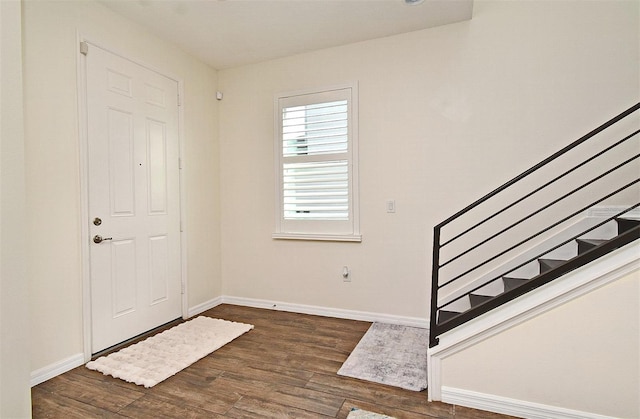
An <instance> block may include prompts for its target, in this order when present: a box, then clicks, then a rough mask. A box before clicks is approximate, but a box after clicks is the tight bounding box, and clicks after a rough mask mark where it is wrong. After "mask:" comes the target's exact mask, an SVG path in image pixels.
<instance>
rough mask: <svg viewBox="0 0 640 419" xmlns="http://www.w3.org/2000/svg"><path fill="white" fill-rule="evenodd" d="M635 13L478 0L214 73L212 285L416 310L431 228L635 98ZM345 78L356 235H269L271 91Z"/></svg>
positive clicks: (414, 313) (424, 313)
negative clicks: (392, 31)
mask: <svg viewBox="0 0 640 419" xmlns="http://www.w3.org/2000/svg"><path fill="white" fill-rule="evenodd" d="M637 16H638V3H637V2H633V1H613V2H595V1H594V2H585V1H565V2H544V1H538V2H527V1H519V2H502V1H497V2H491V1H477V2H476V3H475V6H474V16H473V19H472V20H471V21H469V22H463V23H458V24H453V25H448V26H444V27H440V28H435V29H429V30H424V31H419V32H414V33H409V34H405V35H400V36H394V37H389V38H384V39H379V40H373V41H368V42H362V43H358V44H353V45H348V46H344V47H339V48H331V49H327V50H323V51H318V52H314V53H308V54H303V55H298V56H293V57H288V58H285V59H279V60H273V61H268V62H264V63H260V64H255V65H248V66H244V67H240V68H234V69H229V70H223V71H220V73H219V85H220V89H221V90H222V91H223V92H224V94H225V97H224V100H223V101H222V102H221V105H220V114H219V115H220V155H221V156H222V161H221V166H220V167H221V203H222V204H221V205H222V221H223V222H222V279H223V294H225V295H231V296H236V297H244V298H256V299H266V300H274V301H282V302H288V303H295V304H309V305H316V306H322V307H331V308H339V309H349V310H361V311H367V312H375V313H385V314H392V315H399V316H408V317H417V318H424V319H426V318H427V317H428V310H429V301H428V300H429V288H430V285H429V282H430V279H429V278H430V269H431V241H432V237H431V236H432V228H433V226H434V225H435V224H437V223H438V222H440V221H442V220H443V219H445V218H446V217H448V216H449V215H451V214H452V213H453V212H455V211H457V210H458V209H461V208H463V207H464V206H466V205H467V204H469V203H470V202H472V201H473V200H475V199H476V198H479V197H480V196H482V195H483V194H484V193H486V192H489V191H490V190H491V189H493V188H495V187H497V186H499V185H500V184H502V183H503V182H505V181H507V180H508V179H510V178H512V177H513V176H515V175H517V174H518V173H520V172H521V171H523V170H525V169H527V168H528V167H530V166H532V165H533V164H535V163H537V162H538V161H540V160H542V159H543V158H545V157H547V156H548V155H550V154H552V153H553V152H555V151H557V150H558V149H560V148H561V147H563V146H564V145H566V144H568V143H570V142H571V141H573V140H575V139H577V138H578V137H580V136H581V135H583V134H585V133H586V132H588V131H589V130H591V129H592V128H595V127H596V126H597V125H599V124H600V123H602V122H604V121H605V120H607V119H608V118H610V117H612V116H614V115H616V114H618V113H619V112H621V111H623V110H624V109H626V108H627V107H629V106H631V105H633V104H634V103H635V102H637V101H638V92H639V91H640V88H639V84H638V81H639V80H638V73H639V61H640V60H639V53H638V51H639V46H638V18H637ZM349 81H357V82H358V83H359V89H360V102H359V105H360V124H359V128H360V139H359V140H360V149H359V153H360V203H361V205H360V208H361V211H360V215H361V217H360V219H361V231H362V235H363V241H362V243H360V244H354V243H326V242H296V241H277V240H272V239H271V233H272V232H273V229H274V208H275V203H274V188H275V186H274V173H275V170H276V169H275V167H274V163H273V147H274V146H273V124H274V122H273V96H274V94H276V93H278V92H283V91H295V90H298V89H306V88H319V87H323V86H330V85H334V84H339V83H343V82H349ZM389 199H395V201H396V206H397V211H396V213H395V214H388V213H386V212H385V201H386V200H389ZM343 265H348V266H349V267H350V268H351V269H352V282H351V283H343V282H342V276H341V268H342V266H343Z"/></svg>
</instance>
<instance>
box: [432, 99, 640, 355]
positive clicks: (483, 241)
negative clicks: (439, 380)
mask: <svg viewBox="0 0 640 419" xmlns="http://www.w3.org/2000/svg"><path fill="white" fill-rule="evenodd" d="M639 109H640V103H637V104H635V105H634V106H632V107H630V108H629V109H627V110H625V111H624V112H622V113H621V114H619V115H617V116H615V117H614V118H612V119H610V120H609V121H607V122H605V123H604V124H602V125H600V126H599V127H597V128H596V129H594V130H592V131H591V132H589V133H587V134H586V135H584V136H582V137H580V138H579V139H578V140H576V141H574V142H573V143H571V144H569V145H568V146H566V147H564V148H562V149H561V150H559V151H558V152H556V153H554V154H553V155H551V156H549V157H548V158H546V159H544V160H543V161H541V162H540V163H538V164H536V165H535V166H533V167H531V168H530V169H528V170H526V171H525V172H523V173H521V174H520V175H518V176H516V177H514V178H513V179H511V180H509V181H508V182H506V183H505V184H503V185H501V186H500V187H498V188H496V189H495V190H493V191H492V192H490V193H488V194H486V195H485V196H483V197H482V198H480V199H478V200H476V201H475V202H473V203H472V204H470V205H468V206H467V207H465V208H464V209H462V210H460V211H458V212H457V213H455V214H454V215H452V216H451V217H449V218H447V219H446V220H444V221H443V222H441V223H440V224H438V225H436V226H435V227H434V229H433V259H432V260H433V262H432V263H433V265H432V284H431V310H430V315H431V317H430V342H429V346H430V347H433V346H435V345H437V344H438V340H439V339H438V337H439V336H440V335H442V334H443V333H445V332H447V331H449V330H451V329H453V328H455V327H458V326H460V325H462V324H464V323H466V322H468V321H470V320H472V319H474V318H476V317H478V316H480V315H482V314H484V313H486V312H488V311H490V310H493V309H495V308H497V307H499V306H500V305H502V304H505V303H507V302H509V301H511V300H513V299H515V298H517V297H519V296H520V295H523V294H525V293H527V292H529V291H531V290H533V289H535V288H537V287H540V286H542V285H544V284H546V283H548V282H550V281H552V280H555V279H557V278H558V277H560V276H562V275H564V274H565V273H567V272H569V271H571V270H573V269H576V268H577V267H579V266H582V265H583V264H585V263H588V262H590V261H592V260H594V259H595V258H598V257H600V256H602V255H604V254H606V253H609V252H611V251H613V250H615V249H616V248H618V247H620V246H622V245H624V244H627V243H629V242H631V241H633V240H635V239H637V238H638V236H639V235H640V231H639V230H640V227H638V228H635V229H633V231H631V232H627V233H625V234H622V235H620V236H619V237H616V238H614V239H613V240H610V241H609V242H608V243H606V244H603V245H601V246H598V247H597V248H595V249H592V250H590V251H589V252H586V253H585V254H584V255H579V256H578V257H575V258H573V259H571V260H570V261H568V262H567V263H565V264H563V265H562V266H560V267H558V268H556V269H553V270H551V271H550V272H546V273H541V274H540V275H538V276H536V277H535V278H533V279H532V280H531V281H528V282H527V283H526V284H525V285H522V286H520V287H517V288H515V289H512V290H510V291H504V292H502V293H500V294H499V295H497V296H495V297H493V298H492V299H491V300H489V301H487V302H485V303H483V304H481V305H478V306H476V307H472V308H471V309H468V310H466V311H464V312H463V313H460V314H459V315H457V316H455V317H454V318H452V319H449V320H447V321H443V322H439V321H438V316H439V312H440V310H441V309H443V308H446V307H447V306H449V305H451V304H453V303H455V302H456V301H459V300H461V299H463V298H465V297H467V296H469V295H470V294H471V293H472V292H474V291H477V290H479V289H481V288H483V287H484V286H486V285H487V284H490V283H492V282H493V281H495V280H497V279H499V278H500V277H504V276H506V275H508V274H509V273H510V272H513V271H514V270H516V269H518V268H520V267H522V266H524V265H526V264H527V263H529V262H531V261H534V260H535V259H536V258H538V257H540V256H542V254H540V255H538V256H537V257H536V258H528V259H527V260H526V261H525V262H524V263H520V264H518V265H517V266H516V267H512V268H510V269H509V270H507V271H505V272H502V273H500V275H498V276H495V275H494V276H489V279H482V280H481V283H480V284H476V283H475V282H474V281H475V280H476V279H477V278H474V277H473V276H472V275H474V274H476V275H480V274H479V273H478V271H479V269H480V268H482V267H486V266H488V265H489V264H490V263H492V262H494V261H496V260H499V258H501V257H503V256H509V255H514V254H515V252H520V253H522V252H524V251H525V250H527V249H528V248H530V247H532V246H533V244H534V243H535V241H534V239H537V238H541V237H544V234H545V233H547V232H549V231H552V229H554V228H556V227H558V226H561V225H562V224H563V223H565V222H570V221H571V220H575V217H576V216H579V215H581V214H584V212H585V211H586V210H587V209H589V208H591V207H593V206H594V205H597V204H600V203H604V204H606V203H608V202H610V201H611V200H613V202H617V201H615V200H616V199H618V200H620V199H631V200H633V201H634V202H630V203H628V202H625V203H624V204H625V205H624V206H623V209H622V210H620V211H619V212H618V213H616V214H615V215H614V216H612V217H609V218H608V219H606V220H605V221H602V222H601V223H598V224H597V225H596V226H592V227H589V228H585V229H584V230H583V231H581V232H580V233H579V234H576V235H575V237H572V238H570V239H568V240H565V241H563V242H562V243H560V244H558V245H554V246H552V247H550V248H549V249H546V250H545V252H543V254H544V253H546V252H550V251H553V250H555V249H557V248H559V247H561V246H563V245H565V244H566V243H568V242H570V241H572V240H574V239H576V238H578V237H580V236H582V235H584V234H586V233H588V232H590V231H592V230H594V229H596V228H597V227H600V226H602V225H604V224H605V223H606V222H608V221H610V220H613V219H617V217H620V216H622V215H625V214H628V213H629V211H631V210H632V209H634V208H636V207H638V206H639V205H640V202H636V200H638V199H639V198H640V190H638V191H637V192H636V190H637V189H638V187H639V186H640V185H639V182H640V177H638V174H639V173H640V170H638V169H637V168H636V166H637V165H638V163H639V157H640V153H638V151H640V144H639V145H638V146H635V142H638V141H640V135H638V134H639V133H640V129H639V128H638V126H636V125H633V127H632V128H631V129H629V128H626V127H625V126H624V123H625V122H626V121H631V123H632V124H633V123H634V122H635V119H632V116H633V117H638V116H639V115H638V114H635V115H634V113H635V112H636V111H638V110H639ZM638 125H640V124H638ZM621 129H622V130H625V131H626V132H627V133H626V134H625V135H623V136H622V139H620V140H617V141H615V142H614V143H613V144H609V145H607V144H605V145H604V147H602V145H601V143H602V142H606V141H607V140H609V138H606V135H609V136H611V135H614V136H618V137H617V138H620V134H619V133H618V132H617V131H616V130H621ZM602 137H605V138H602ZM587 142H589V143H587ZM585 143H587V144H585ZM583 144H585V147H586V146H587V145H588V146H591V147H593V144H595V147H594V148H596V150H595V151H593V150H590V149H589V150H581V148H578V147H579V146H581V145H583ZM629 146H631V147H632V148H631V151H632V152H631V153H630V154H629V151H628V150H624V149H622V147H629ZM580 153H582V154H580ZM585 154H586V156H587V157H586V158H585V157H584V155H585ZM603 156H604V157H603ZM560 158H563V159H569V158H578V159H579V163H577V164H575V165H574V166H572V167H571V168H570V169H568V170H565V171H563V172H562V173H561V174H559V175H553V174H552V178H551V179H550V180H545V179H542V180H538V179H535V178H534V177H535V176H537V175H539V174H540V173H541V172H542V171H543V169H547V170H550V168H551V166H550V165H551V164H552V163H553V164H562V162H560V160H559V159H560ZM605 158H608V160H606V161H605V162H604V164H607V163H608V164H611V165H612V167H610V168H608V169H606V170H604V171H602V173H600V174H598V175H595V176H592V177H590V178H589V179H588V180H586V181H584V179H583V178H582V177H581V176H584V174H582V175H581V174H580V172H579V170H580V169H581V170H583V171H584V170H585V168H586V169H588V170H592V171H593V170H596V169H595V168H594V169H592V166H595V165H596V164H598V165H599V166H597V169H599V168H600V165H602V164H603V162H602V161H603V160H605ZM557 172H558V170H557V169H556V170H555V173H557ZM627 172H631V173H630V174H629V173H627ZM570 176H574V177H575V178H577V179H579V181H578V180H577V179H571V178H570ZM525 179H526V180H525ZM570 179H571V180H570ZM532 180H533V184H534V185H536V184H537V185H539V186H534V188H533V190H531V191H530V192H526V193H524V194H523V195H522V196H520V197H518V198H515V199H513V198H511V197H508V196H506V195H507V194H508V193H513V192H512V191H514V190H519V189H518V188H516V186H520V185H522V184H523V183H525V182H526V181H532ZM561 181H564V182H565V183H569V186H564V189H561V187H562V184H561V183H560V182H561ZM571 182H573V183H571ZM616 182H618V183H620V184H621V185H615V186H612V185H614V184H616ZM576 183H579V184H578V185H577V186H576ZM553 188H556V189H560V192H555V191H551V189H553ZM567 188H568V189H569V190H567ZM603 190H605V191H606V192H603ZM544 194H547V195H551V196H550V197H547V196H544V198H547V200H544V201H543V202H542V204H541V205H540V206H539V208H537V209H535V210H533V211H527V212H528V213H527V215H525V216H523V217H518V219H517V220H515V221H514V220H506V221H504V222H503V223H504V225H506V226H505V227H502V228H499V229H498V230H497V231H496V230H495V229H493V228H491V229H487V227H488V226H489V225H488V224H487V223H488V222H489V221H492V222H494V223H496V222H498V217H501V216H502V217H507V216H508V215H509V214H508V212H509V211H510V210H512V209H514V208H516V207H517V206H518V205H519V204H521V203H524V202H525V201H526V200H528V199H529V198H532V197H533V196H534V195H537V196H536V197H537V198H538V199H539V200H542V199H543V197H542V196H541V195H544ZM580 194H583V195H584V194H586V195H587V196H588V197H589V198H588V199H587V201H588V203H587V204H584V202H583V201H584V200H585V198H584V197H582V198H580ZM625 194H626V195H625ZM629 196H630V197H631V198H629ZM501 199H502V201H501ZM581 199H582V201H581ZM490 200H491V201H490ZM505 200H506V202H505ZM489 201H490V202H497V206H498V208H499V209H497V210H493V211H492V213H491V215H489V216H486V217H484V218H482V217H480V218H481V219H480V220H479V221H477V220H475V219H474V218H473V217H472V216H471V214H472V212H473V211H474V210H475V209H476V208H479V207H481V206H482V205H483V204H485V203H487V202H489ZM572 205H574V207H573V208H572V207H571V206H572ZM575 206H577V208H578V209H577V210H576V209H575ZM552 207H554V208H555V209H557V211H558V212H559V214H560V215H557V214H554V218H552V219H551V220H549V222H548V223H547V220H546V219H545V220H544V222H542V221H540V218H542V216H543V215H546V214H544V212H545V211H546V210H547V209H550V208H552ZM536 216H540V217H538V218H537V219H536ZM466 218H468V219H469V220H465V219H466ZM465 221H467V222H468V223H469V224H470V225H469V226H465V225H463V226H462V228H461V230H462V231H460V232H453V233H447V232H446V231H445V227H449V226H451V225H452V224H453V223H454V222H455V223H464V222H465ZM536 222H537V223H538V224H540V223H541V222H542V224H543V225H544V227H542V228H540V227H539V225H537V224H536ZM528 224H529V225H530V226H531V227H530V229H532V232H531V231H529V232H527V234H526V235H525V237H526V238H524V239H518V241H517V242H516V243H515V244H512V245H509V244H506V245H505V246H506V248H501V247H500V246H501V245H502V244H503V243H496V242H497V240H496V238H498V237H502V238H504V235H505V233H507V232H511V233H513V231H514V229H515V228H516V227H523V228H528V226H527V225H528ZM481 226H484V227H485V229H487V230H489V231H491V232H490V233H488V235H487V236H483V235H482V231H480V230H481V229H480V227H481ZM472 233H473V234H476V235H481V238H480V239H477V240H475V241H474V239H473V238H470V237H469V236H470V235H471V234H472ZM447 234H449V235H450V236H451V237H450V238H446V239H444V240H443V238H444V237H445V236H446V235H447ZM462 239H467V241H471V242H472V243H473V244H470V245H467V244H466V242H463V240H462ZM454 242H457V245H458V246H459V247H460V246H461V247H462V250H457V251H454V255H453V256H449V257H448V258H446V260H445V261H444V262H441V259H444V258H443V248H445V247H446V246H448V245H449V246H451V245H452V243H454ZM501 242H502V240H501ZM461 243H464V244H462V245H461ZM527 246H529V247H527ZM474 254H479V256H478V257H479V261H472V262H469V261H467V262H465V261H464V259H465V257H471V256H473V255H474ZM445 267H447V269H449V270H451V271H452V272H453V273H450V274H449V277H446V275H442V271H443V268H445ZM455 269H458V270H459V271H456V270H455ZM458 284H462V285H460V289H463V288H464V285H465V284H467V285H468V284H472V288H471V289H466V290H464V291H455V290H454V291H451V292H449V294H447V295H445V296H444V297H445V298H447V299H448V300H447V301H446V302H444V303H439V300H440V299H441V298H442V295H441V293H442V289H443V288H444V287H449V288H453V287H455V286H457V285H458Z"/></svg>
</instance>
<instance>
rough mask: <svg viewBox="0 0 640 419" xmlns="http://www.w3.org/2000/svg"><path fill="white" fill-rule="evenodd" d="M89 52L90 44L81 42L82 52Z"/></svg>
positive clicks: (85, 53) (84, 53)
mask: <svg viewBox="0 0 640 419" xmlns="http://www.w3.org/2000/svg"><path fill="white" fill-rule="evenodd" d="M88 53H89V44H87V43H86V42H84V41H82V42H80V54H82V55H87V54H88Z"/></svg>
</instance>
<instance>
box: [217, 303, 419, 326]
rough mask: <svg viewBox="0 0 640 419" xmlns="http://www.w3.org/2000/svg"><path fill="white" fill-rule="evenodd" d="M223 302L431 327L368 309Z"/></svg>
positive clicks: (414, 318) (410, 319) (325, 315)
mask: <svg viewBox="0 0 640 419" xmlns="http://www.w3.org/2000/svg"><path fill="white" fill-rule="evenodd" d="M222 302H223V303H226V304H235V305H239V306H246V307H255V308H265V309H271V310H278V311H288V312H292V313H302V314H312V315H316V316H324V317H335V318H339V319H349V320H360V321H366V322H381V323H391V324H399V325H403V326H411V327H420V328H423V329H428V328H429V320H428V319H422V318H419V317H406V316H396V315H393V314H383V313H373V312H368V311H355V310H345V309H340V308H331V307H320V306H310V305H304V304H293V303H283V302H280V301H271V300H262V299H254V298H243V297H233V296H228V295H225V296H223V297H222Z"/></svg>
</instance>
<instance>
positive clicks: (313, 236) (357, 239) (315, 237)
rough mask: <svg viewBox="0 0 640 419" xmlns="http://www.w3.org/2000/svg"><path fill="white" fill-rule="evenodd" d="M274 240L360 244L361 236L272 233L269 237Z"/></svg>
mask: <svg viewBox="0 0 640 419" xmlns="http://www.w3.org/2000/svg"><path fill="white" fill-rule="evenodd" d="M271 237H272V238H273V239H276V240H314V241H330V242H355V243H360V242H362V236H361V235H359V234H358V235H355V234H350V235H339V234H305V233H273V235H272V236H271Z"/></svg>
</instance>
